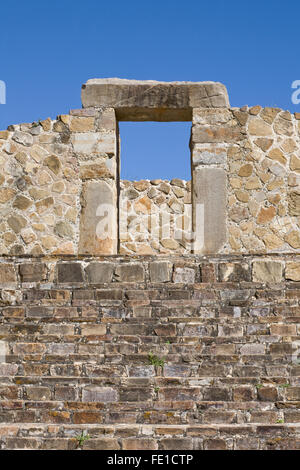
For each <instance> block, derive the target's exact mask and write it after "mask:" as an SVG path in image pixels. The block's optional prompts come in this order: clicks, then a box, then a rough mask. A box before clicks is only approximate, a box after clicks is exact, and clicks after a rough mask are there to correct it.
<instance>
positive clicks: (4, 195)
mask: <svg viewBox="0 0 300 470" xmlns="http://www.w3.org/2000/svg"><path fill="white" fill-rule="evenodd" d="M15 194H16V192H15V190H14V189H12V188H2V189H0V204H5V203H6V202H8V201H10V200H11V199H12V198H13V197H14V195H15Z"/></svg>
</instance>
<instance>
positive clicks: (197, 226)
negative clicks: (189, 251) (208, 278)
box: [192, 168, 226, 253]
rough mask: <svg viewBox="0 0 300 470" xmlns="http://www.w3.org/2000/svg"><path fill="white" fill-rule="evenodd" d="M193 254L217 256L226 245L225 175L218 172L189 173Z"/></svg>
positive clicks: (221, 171) (198, 171) (211, 170)
mask: <svg viewBox="0 0 300 470" xmlns="http://www.w3.org/2000/svg"><path fill="white" fill-rule="evenodd" d="M192 197H193V231H194V236H195V239H196V241H195V245H194V252H195V253H217V252H218V251H219V250H220V249H221V247H222V246H223V244H224V243H225V241H226V172H225V171H224V170H223V169H221V168H196V169H195V170H194V171H193V195H192Z"/></svg>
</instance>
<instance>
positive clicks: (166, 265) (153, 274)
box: [149, 261, 173, 282]
mask: <svg viewBox="0 0 300 470" xmlns="http://www.w3.org/2000/svg"><path fill="white" fill-rule="evenodd" d="M172 268H173V265H172V263H170V262H169V261H154V262H153V263H150V264H149V271H150V280H151V282H169V281H170V280H171V274H172Z"/></svg>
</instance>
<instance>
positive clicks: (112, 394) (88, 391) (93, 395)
mask: <svg viewBox="0 0 300 470" xmlns="http://www.w3.org/2000/svg"><path fill="white" fill-rule="evenodd" d="M117 400H118V394H117V392H116V390H114V389H113V388H111V387H97V386H88V387H85V388H84V389H83V390H82V401H83V402H100V403H101V402H104V403H109V402H115V401H117Z"/></svg>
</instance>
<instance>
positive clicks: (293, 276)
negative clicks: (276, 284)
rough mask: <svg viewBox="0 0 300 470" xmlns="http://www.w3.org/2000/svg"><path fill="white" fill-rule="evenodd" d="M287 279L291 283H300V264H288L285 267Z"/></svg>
mask: <svg viewBox="0 0 300 470" xmlns="http://www.w3.org/2000/svg"><path fill="white" fill-rule="evenodd" d="M285 278H286V279H290V280H291V281H300V263H299V262H292V261H291V262H287V263H286V266H285Z"/></svg>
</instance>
